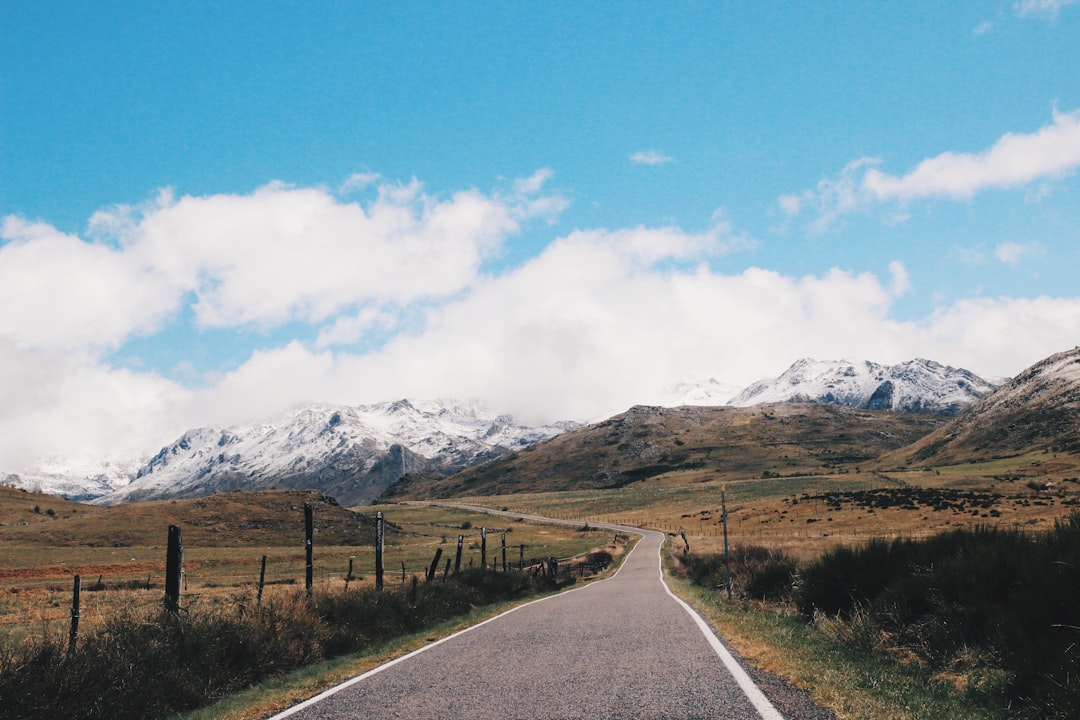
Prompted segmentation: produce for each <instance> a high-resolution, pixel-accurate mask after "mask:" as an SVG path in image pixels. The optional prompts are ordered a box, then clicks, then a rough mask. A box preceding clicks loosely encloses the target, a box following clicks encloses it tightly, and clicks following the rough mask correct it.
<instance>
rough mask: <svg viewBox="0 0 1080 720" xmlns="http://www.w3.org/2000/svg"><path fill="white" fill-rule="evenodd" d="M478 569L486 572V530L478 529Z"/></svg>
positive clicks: (484, 528)
mask: <svg viewBox="0 0 1080 720" xmlns="http://www.w3.org/2000/svg"><path fill="white" fill-rule="evenodd" d="M480 567H481V568H482V569H484V570H487V528H486V527H482V528H480Z"/></svg>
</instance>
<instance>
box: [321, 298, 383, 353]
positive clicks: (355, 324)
mask: <svg viewBox="0 0 1080 720" xmlns="http://www.w3.org/2000/svg"><path fill="white" fill-rule="evenodd" d="M395 325H397V316H395V315H394V314H392V313H389V312H386V311H383V310H379V309H377V308H371V307H368V308H364V309H363V310H361V311H360V312H358V313H357V314H355V315H346V316H342V317H339V318H337V319H336V320H335V321H334V322H333V324H332V325H330V326H329V327H325V328H323V329H322V330H320V331H319V337H318V338H317V339H316V340H315V345H316V347H319V348H326V347H330V346H333V345H355V344H356V343H358V342H360V340H361V339H363V337H364V336H365V335H366V334H367V333H368V332H369V331H371V330H389V329H392V328H393V327H394V326H395Z"/></svg>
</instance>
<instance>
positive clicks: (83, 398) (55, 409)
mask: <svg viewBox="0 0 1080 720" xmlns="http://www.w3.org/2000/svg"><path fill="white" fill-rule="evenodd" d="M0 377H3V378H4V381H3V385H2V388H0V437H3V438H4V442H3V443H0V471H21V470H25V469H28V468H31V467H33V466H34V465H35V464H36V463H39V462H40V461H41V460H42V459H57V460H58V461H60V464H62V465H67V466H68V467H71V468H75V469H78V468H80V467H92V466H95V465H96V464H99V463H101V462H117V461H130V460H132V459H134V458H137V457H139V456H141V455H144V454H145V453H148V452H152V451H154V450H155V449H156V448H157V447H159V446H160V444H162V443H164V442H166V441H167V440H170V439H173V438H175V437H176V436H177V435H178V434H179V433H181V432H183V431H184V430H185V429H187V427H189V426H190V423H194V422H196V421H197V418H198V416H197V415H193V414H190V413H189V410H190V406H189V402H188V401H189V398H190V392H189V391H188V390H186V389H184V388H182V387H180V386H178V385H176V384H175V383H172V382H170V381H168V380H165V379H163V378H161V377H159V376H157V375H154V374H153V373H136V372H132V371H129V370H123V369H115V368H109V367H107V366H104V365H102V364H100V363H98V362H95V361H93V360H92V359H89V358H87V357H85V356H80V355H71V354H67V353H59V352H55V351H44V350H27V349H25V348H22V349H20V348H18V347H16V346H15V345H14V344H13V343H11V342H10V341H5V340H3V339H0Z"/></svg>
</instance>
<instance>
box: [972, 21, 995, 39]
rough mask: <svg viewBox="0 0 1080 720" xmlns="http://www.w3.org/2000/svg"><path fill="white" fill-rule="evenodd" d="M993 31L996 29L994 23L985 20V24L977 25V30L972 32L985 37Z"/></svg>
mask: <svg viewBox="0 0 1080 720" xmlns="http://www.w3.org/2000/svg"><path fill="white" fill-rule="evenodd" d="M993 29H994V23H992V22H991V21H989V20H984V21H983V22H981V23H979V24H978V25H976V26H975V29H974V30H972V32H973V33H974V34H975V35H976V36H979V35H985V34H987V33H988V32H990V31H991V30H993Z"/></svg>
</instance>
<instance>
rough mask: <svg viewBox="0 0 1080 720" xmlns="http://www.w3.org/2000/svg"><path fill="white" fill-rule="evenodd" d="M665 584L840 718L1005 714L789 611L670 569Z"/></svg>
mask: <svg viewBox="0 0 1080 720" xmlns="http://www.w3.org/2000/svg"><path fill="white" fill-rule="evenodd" d="M668 569H669V571H670V569H671V565H670V563H669V565H668ZM669 583H670V584H671V586H672V588H673V589H674V590H675V592H677V593H678V594H679V595H680V596H682V597H683V598H685V599H686V600H687V601H688V602H690V603H691V604H692V605H694V607H695V608H696V609H697V610H698V611H699V612H700V613H702V615H704V616H705V617H706V618H707V619H708V620H709V621H710V622H712V623H713V625H715V626H716V627H717V628H718V629H719V631H720V633H721V634H722V635H723V636H724V638H725V639H726V640H727V641H728V642H729V643H730V644H731V645H732V647H734V648H735V650H736V651H738V652H739V654H741V655H742V656H743V657H744V658H746V659H747V660H748V661H749V662H750V663H751V664H752V665H754V666H756V667H759V668H761V669H763V670H766V671H769V672H772V673H776V674H778V675H780V676H782V677H785V678H788V679H789V680H790V681H791V682H792V684H793V685H795V686H796V687H799V688H802V689H804V690H806V691H807V692H809V693H810V694H811V696H813V697H814V698H815V699H816V700H817V701H818V702H819V703H821V705H823V706H824V707H826V708H828V709H829V710H831V711H832V712H834V713H835V714H836V715H837V716H838V717H839V718H842V719H843V720H927V719H928V718H951V719H953V720H991V719H994V718H1001V717H1003V712H1004V708H1003V706H1002V705H1001V704H1000V703H998V702H996V701H995V700H994V699H993V698H987V697H975V696H974V695H973V694H970V693H966V692H962V691H959V690H957V689H956V687H955V686H954V685H952V684H950V683H947V682H940V681H935V680H933V677H932V676H933V674H932V673H930V672H928V671H926V670H924V669H921V668H919V667H917V666H912V665H909V664H904V663H902V662H900V661H899V660H896V659H893V658H891V657H889V656H888V655H884V654H881V653H876V652H864V651H860V650H859V649H857V648H853V647H851V646H849V645H846V644H845V643H843V642H842V641H840V640H838V639H836V638H834V637H831V636H830V635H829V634H828V633H826V632H825V631H824V630H823V629H822V628H820V627H819V626H816V625H814V624H812V623H807V622H805V621H804V620H803V619H802V618H800V617H798V616H797V615H795V614H793V613H790V612H787V613H785V612H782V611H778V610H776V609H775V608H769V607H767V606H763V605H761V604H758V603H751V602H745V601H737V602H734V603H728V602H726V600H724V598H723V594H722V593H720V592H718V591H716V590H714V589H707V588H702V587H698V586H695V585H694V584H692V583H691V582H690V581H689V580H687V579H684V578H679V577H672V576H671V575H670V573H669Z"/></svg>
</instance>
